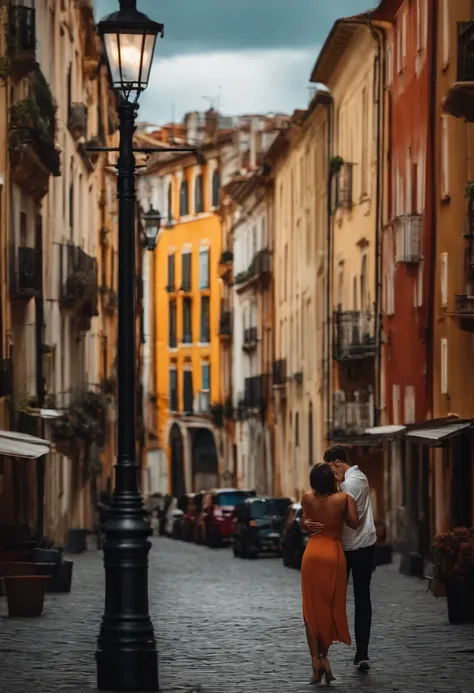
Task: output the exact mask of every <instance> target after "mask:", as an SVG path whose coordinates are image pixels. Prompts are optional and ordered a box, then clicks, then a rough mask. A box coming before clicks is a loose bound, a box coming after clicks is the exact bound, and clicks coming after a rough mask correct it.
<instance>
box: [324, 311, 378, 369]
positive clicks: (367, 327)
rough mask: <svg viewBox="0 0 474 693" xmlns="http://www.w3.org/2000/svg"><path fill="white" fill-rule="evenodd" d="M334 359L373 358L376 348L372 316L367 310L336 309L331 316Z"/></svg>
mask: <svg viewBox="0 0 474 693" xmlns="http://www.w3.org/2000/svg"><path fill="white" fill-rule="evenodd" d="M333 320H334V334H333V340H334V342H333V358H334V360H335V361H350V360H356V359H367V358H374V357H375V354H376V350H377V346H376V340H375V321H374V316H373V315H371V314H370V313H369V312H360V311H355V310H351V311H336V312H335V313H334V316H333Z"/></svg>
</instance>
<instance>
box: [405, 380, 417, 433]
mask: <svg viewBox="0 0 474 693" xmlns="http://www.w3.org/2000/svg"><path fill="white" fill-rule="evenodd" d="M404 409H405V421H404V424H405V425H408V424H414V423H415V388H414V387H413V385H407V386H406V387H405V402H404Z"/></svg>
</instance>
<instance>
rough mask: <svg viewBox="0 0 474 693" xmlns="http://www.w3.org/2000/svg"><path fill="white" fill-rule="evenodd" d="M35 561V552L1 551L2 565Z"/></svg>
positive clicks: (0, 561) (0, 559)
mask: <svg viewBox="0 0 474 693" xmlns="http://www.w3.org/2000/svg"><path fill="white" fill-rule="evenodd" d="M32 560H33V551H22V550H15V551H8V550H7V549H3V550H2V551H0V563H11V562H12V561H22V562H26V563H29V562H31V561H32Z"/></svg>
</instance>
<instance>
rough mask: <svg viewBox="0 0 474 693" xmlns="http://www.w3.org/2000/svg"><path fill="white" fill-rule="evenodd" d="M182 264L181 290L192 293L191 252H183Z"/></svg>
mask: <svg viewBox="0 0 474 693" xmlns="http://www.w3.org/2000/svg"><path fill="white" fill-rule="evenodd" d="M181 262H182V266H181V288H182V290H183V291H191V253H190V252H189V251H187V252H184V251H183V254H182V256H181Z"/></svg>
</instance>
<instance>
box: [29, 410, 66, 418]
mask: <svg viewBox="0 0 474 693" xmlns="http://www.w3.org/2000/svg"><path fill="white" fill-rule="evenodd" d="M26 413H27V414H28V416H36V417H39V418H41V419H60V418H61V416H64V411H60V410H58V409H28V410H27V411H26Z"/></svg>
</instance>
